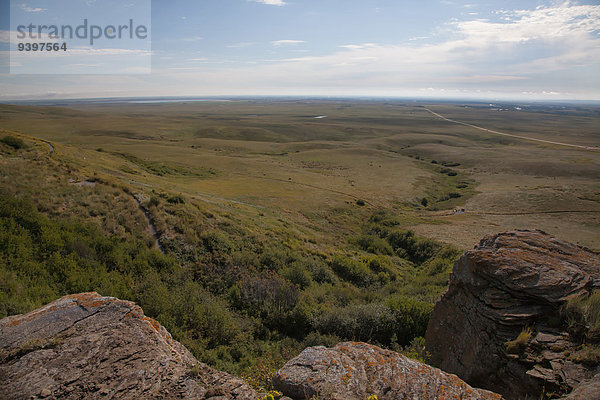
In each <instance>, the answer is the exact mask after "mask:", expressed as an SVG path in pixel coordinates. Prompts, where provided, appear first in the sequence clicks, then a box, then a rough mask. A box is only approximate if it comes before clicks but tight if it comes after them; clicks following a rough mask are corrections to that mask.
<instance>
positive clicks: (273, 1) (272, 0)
mask: <svg viewBox="0 0 600 400" xmlns="http://www.w3.org/2000/svg"><path fill="white" fill-rule="evenodd" d="M249 1H253V2H255V3H261V4H267V5H269V6H285V5H286V4H287V3H286V2H285V1H283V0H249Z"/></svg>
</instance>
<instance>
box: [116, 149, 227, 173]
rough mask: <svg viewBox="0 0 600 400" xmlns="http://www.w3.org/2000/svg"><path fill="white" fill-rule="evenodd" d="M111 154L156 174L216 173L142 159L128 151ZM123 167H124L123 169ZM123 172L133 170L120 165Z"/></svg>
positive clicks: (211, 170) (208, 169)
mask: <svg viewBox="0 0 600 400" xmlns="http://www.w3.org/2000/svg"><path fill="white" fill-rule="evenodd" d="M112 154H114V155H116V156H119V157H121V158H124V159H125V160H127V161H129V162H131V163H133V164H135V165H136V166H138V167H140V168H141V169H143V170H144V171H146V172H148V173H150V174H153V175H158V176H194V177H201V178H208V177H212V176H216V175H217V171H216V170H214V169H212V168H197V167H196V168H192V167H187V166H184V165H175V164H167V163H163V162H159V161H149V160H143V159H141V158H139V157H136V156H134V155H132V154H128V153H119V152H113V153H112ZM124 168H125V169H124ZM121 170H123V171H124V172H128V173H132V171H133V170H131V169H130V168H128V167H127V166H124V167H121Z"/></svg>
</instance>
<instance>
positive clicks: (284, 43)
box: [271, 39, 306, 46]
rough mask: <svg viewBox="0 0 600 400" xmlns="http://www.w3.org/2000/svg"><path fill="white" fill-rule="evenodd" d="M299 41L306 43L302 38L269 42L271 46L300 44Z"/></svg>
mask: <svg viewBox="0 0 600 400" xmlns="http://www.w3.org/2000/svg"><path fill="white" fill-rule="evenodd" d="M300 43H306V42H305V41H304V40H289V39H284V40H274V41H272V42H271V44H272V45H273V46H285V45H296V44H300Z"/></svg>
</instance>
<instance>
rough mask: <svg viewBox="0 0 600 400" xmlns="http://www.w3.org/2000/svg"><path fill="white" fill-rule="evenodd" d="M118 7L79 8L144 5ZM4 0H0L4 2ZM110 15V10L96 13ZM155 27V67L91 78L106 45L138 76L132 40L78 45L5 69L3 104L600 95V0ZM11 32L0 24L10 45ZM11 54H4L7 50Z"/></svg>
mask: <svg viewBox="0 0 600 400" xmlns="http://www.w3.org/2000/svg"><path fill="white" fill-rule="evenodd" d="M70 1H73V0H70ZM110 1H111V0H81V3H82V4H85V5H86V6H88V7H90V13H89V15H91V16H92V17H96V18H99V16H100V15H102V16H103V17H105V18H108V19H110V18H115V19H118V18H125V17H126V16H127V15H128V13H132V15H135V14H136V12H135V11H132V10H131V8H130V9H129V10H127V8H126V7H127V6H130V7H131V5H132V4H134V3H135V1H143V0H131V1H129V2H127V1H125V2H120V3H121V5H122V6H123V7H120V6H111V7H105V5H106V4H107V2H110ZM8 3H9V2H8V1H7V0H0V4H3V5H4V9H5V10H6V9H7V8H8ZM56 4H58V3H57V0H54V1H50V0H24V1H15V0H13V1H12V5H13V7H15V6H16V7H18V8H19V10H21V12H22V13H23V14H24V15H27V16H31V18H39V19H40V20H43V19H44V18H45V17H46V18H47V17H48V15H50V14H51V13H52V11H53V7H54V8H56ZM107 9H108V10H110V12H106V11H103V12H102V13H101V12H100V10H107ZM137 11H140V9H139V7H138V9H137ZM111 14H112V15H111ZM65 17H67V16H65ZM72 17H75V16H72ZM92 17H90V19H91V18H92ZM5 19H6V18H5ZM103 23H104V22H103ZM11 25H12V24H11ZM151 28H152V37H151V39H152V42H151V44H152V49H151V53H150V51H149V49H148V50H147V51H146V50H144V51H146V52H145V53H144V54H146V55H149V56H151V60H152V69H151V72H150V73H144V74H129V75H119V74H112V75H95V74H91V73H92V72H94V73H95V72H97V70H98V69H99V68H101V66H102V65H103V64H102V63H103V60H105V59H106V57H108V55H107V52H108V53H110V54H111V56H112V57H115V56H116V55H117V54H118V55H119V57H121V58H120V59H119V60H122V61H120V62H121V64H120V65H121V66H126V67H129V68H130V71H133V72H140V71H141V72H149V71H143V70H136V69H135V68H134V65H133V64H134V60H137V58H135V57H138V56H141V55H143V54H141V53H140V54H137V53H135V54H134V53H133V52H132V51H129V52H127V51H125V50H123V46H121V48H120V49H116V48H109V49H106V50H107V51H105V52H104V53H103V54H102V55H101V54H98V53H99V52H98V51H95V52H93V51H92V49H90V48H89V47H85V46H80V48H79V53H77V54H79V55H80V57H81V60H75V61H73V65H71V66H68V68H66V67H62V68H53V70H54V72H56V73H58V74H53V75H39V74H35V75H16V74H7V73H2V74H0V99H2V98H4V99H15V98H20V97H23V98H46V97H113V96H208V95H225V96H227V95H299V96H304V95H311V96H312V95H317V96H319V95H327V96H386V97H387V96H403V97H404V96H408V97H442V98H453V97H460V98H469V97H470V98H485V99H546V100H558V99H582V100H586V99H594V100H599V99H600V3H599V2H598V1H577V2H575V1H570V2H564V1H527V0H525V1H491V0H490V1H478V2H475V1H458V0H424V1H398V0H395V1H392V0H362V1H358V0H289V1H288V0H174V1H166V0H164V1H152V23H151ZM13 29H14V27H12V28H11V26H10V25H9V24H8V21H6V20H5V21H2V20H0V30H2V31H3V35H0V51H2V52H4V53H6V51H7V49H8V42H10V41H11V40H12V39H10V32H9V31H11V30H13ZM105 46H106V44H105ZM38 56H39V57H40V62H39V65H44V66H51V65H53V64H52V60H51V58H48V57H46V58H42V55H38ZM101 56H102V57H105V59H102V58H101ZM134 56H135V57H134ZM85 57H87V58H85ZM90 57H94V60H95V61H93V62H90V61H89V60H90ZM84 58H85V59H84ZM2 60H3V61H4V62H5V63H6V62H8V60H7V58H6V57H4V58H3V59H2ZM15 60H18V59H16V58H13V59H12V60H11V61H12V62H13V63H14V62H16V61H15ZM129 63H131V64H132V65H129ZM5 71H6V69H5ZM40 71H41V72H43V70H41V69H40V70H38V72H40ZM64 72H69V73H70V74H64Z"/></svg>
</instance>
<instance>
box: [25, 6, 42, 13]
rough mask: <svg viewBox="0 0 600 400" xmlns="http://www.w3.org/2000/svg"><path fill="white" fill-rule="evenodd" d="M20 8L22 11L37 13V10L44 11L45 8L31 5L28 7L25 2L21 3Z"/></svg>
mask: <svg viewBox="0 0 600 400" xmlns="http://www.w3.org/2000/svg"><path fill="white" fill-rule="evenodd" d="M21 9H22V10H23V11H25V12H29V13H39V12H43V11H46V9H45V8H39V7H36V8H32V7H29V6H28V5H27V4H21Z"/></svg>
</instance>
